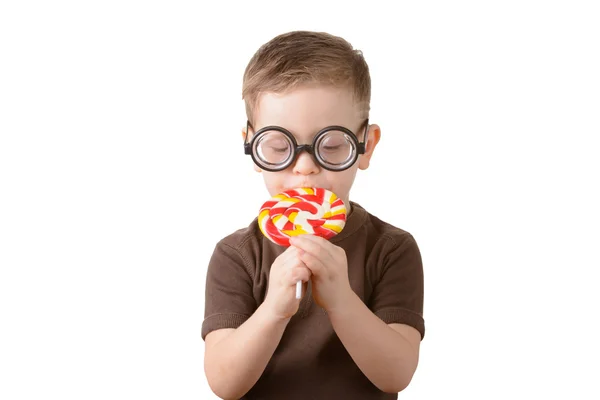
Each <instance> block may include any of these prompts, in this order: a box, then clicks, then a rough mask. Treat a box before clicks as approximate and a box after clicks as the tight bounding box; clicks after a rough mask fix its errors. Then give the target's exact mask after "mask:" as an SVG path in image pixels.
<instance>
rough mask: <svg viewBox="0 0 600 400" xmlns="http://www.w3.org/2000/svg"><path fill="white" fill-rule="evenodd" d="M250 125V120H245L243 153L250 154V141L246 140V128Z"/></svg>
mask: <svg viewBox="0 0 600 400" xmlns="http://www.w3.org/2000/svg"><path fill="white" fill-rule="evenodd" d="M250 126H251V125H250V120H246V134H245V135H244V154H252V148H251V147H250V143H248V142H247V140H248V132H249V130H248V128H249V127H250ZM252 129H254V128H252Z"/></svg>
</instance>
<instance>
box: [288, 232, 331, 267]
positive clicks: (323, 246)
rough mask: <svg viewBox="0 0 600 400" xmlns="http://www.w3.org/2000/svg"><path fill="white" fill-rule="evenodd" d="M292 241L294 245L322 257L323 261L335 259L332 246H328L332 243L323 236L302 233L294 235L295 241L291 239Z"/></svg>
mask: <svg viewBox="0 0 600 400" xmlns="http://www.w3.org/2000/svg"><path fill="white" fill-rule="evenodd" d="M318 239H320V240H318ZM290 243H291V244H292V245H293V246H294V247H297V248H299V249H300V250H303V251H305V252H307V253H310V254H312V255H313V256H315V257H318V258H320V259H321V260H322V262H323V263H330V262H331V261H333V254H332V253H331V251H332V250H331V248H330V246H327V245H331V243H329V242H328V241H327V240H325V239H323V238H319V237H317V236H312V235H302V236H296V237H294V238H293V241H290ZM332 246H333V245H332Z"/></svg>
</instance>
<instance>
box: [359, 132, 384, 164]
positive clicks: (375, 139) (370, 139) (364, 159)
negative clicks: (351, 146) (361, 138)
mask: <svg viewBox="0 0 600 400" xmlns="http://www.w3.org/2000/svg"><path fill="white" fill-rule="evenodd" d="M380 138H381V129H380V128H379V125H377V124H370V125H369V130H368V131H367V142H366V143H365V154H361V155H360V157H359V158H358V168H360V169H367V168H369V163H370V161H371V157H372V156H373V151H375V147H376V146H377V143H379V139H380Z"/></svg>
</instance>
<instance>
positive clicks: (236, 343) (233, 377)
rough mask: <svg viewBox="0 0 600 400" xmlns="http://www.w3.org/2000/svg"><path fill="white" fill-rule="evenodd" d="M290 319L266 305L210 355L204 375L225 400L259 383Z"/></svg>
mask: <svg viewBox="0 0 600 400" xmlns="http://www.w3.org/2000/svg"><path fill="white" fill-rule="evenodd" d="M288 321H289V320H281V319H277V318H275V317H273V316H272V314H271V313H270V312H269V311H268V310H267V309H266V307H264V306H262V305H261V306H260V307H259V308H258V309H257V310H256V311H255V312H254V314H253V315H252V316H251V317H250V318H248V320H246V322H244V323H243V324H242V325H240V326H239V327H238V328H237V329H236V330H235V331H233V332H231V334H229V335H228V336H226V337H225V338H223V339H222V340H220V341H219V342H217V343H216V344H215V345H214V346H213V348H212V349H210V351H208V352H207V358H206V360H205V372H206V377H207V379H208V382H209V384H210V386H211V388H212V389H213V391H214V392H215V393H216V394H217V395H219V396H220V397H222V398H227V399H229V398H235V399H237V398H239V397H241V396H243V395H244V394H245V393H246V392H248V391H249V390H250V389H251V388H252V386H254V384H255V383H256V381H258V378H260V376H261V374H262V373H263V371H264V369H265V367H266V366H267V363H268V362H269V360H270V359H271V356H272V355H273V353H274V352H275V349H276V348H277V345H278V344H279V342H280V340H281V337H282V335H283V332H284V330H285V328H286V326H287V323H288Z"/></svg>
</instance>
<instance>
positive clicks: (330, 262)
mask: <svg viewBox="0 0 600 400" xmlns="http://www.w3.org/2000/svg"><path fill="white" fill-rule="evenodd" d="M290 244H291V245H292V247H294V248H298V250H299V257H300V260H301V261H302V262H303V263H304V265H306V266H307V267H308V269H310V271H311V272H312V278H311V280H312V292H313V298H314V299H315V302H316V303H317V304H318V305H319V306H321V307H323V308H324V309H325V311H327V312H330V311H331V310H334V309H338V308H339V307H340V306H342V307H343V306H344V304H345V301H346V299H347V298H348V295H349V294H352V288H351V287H350V281H349V280H348V260H347V259H346V252H345V251H344V249H342V248H341V247H339V246H336V245H334V244H332V243H331V242H329V241H328V240H327V239H324V238H322V237H319V236H313V235H300V236H294V237H292V238H291V240H290Z"/></svg>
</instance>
